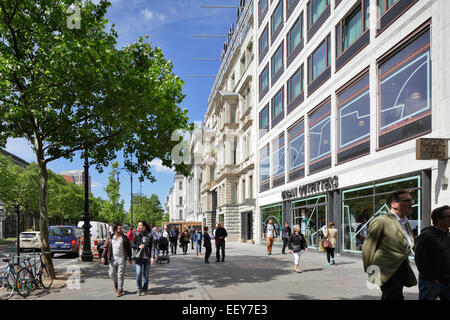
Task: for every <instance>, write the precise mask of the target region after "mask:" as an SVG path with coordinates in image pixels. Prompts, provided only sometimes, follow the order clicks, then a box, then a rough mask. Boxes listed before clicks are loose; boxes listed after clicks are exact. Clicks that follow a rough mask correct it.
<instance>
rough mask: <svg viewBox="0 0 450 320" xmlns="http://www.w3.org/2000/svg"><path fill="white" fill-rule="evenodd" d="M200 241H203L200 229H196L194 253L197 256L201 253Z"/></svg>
mask: <svg viewBox="0 0 450 320" xmlns="http://www.w3.org/2000/svg"><path fill="white" fill-rule="evenodd" d="M202 240H203V236H202V233H201V231H200V229H197V231H196V232H195V234H194V242H195V251H196V254H197V256H198V254H199V253H200V254H201V253H202Z"/></svg>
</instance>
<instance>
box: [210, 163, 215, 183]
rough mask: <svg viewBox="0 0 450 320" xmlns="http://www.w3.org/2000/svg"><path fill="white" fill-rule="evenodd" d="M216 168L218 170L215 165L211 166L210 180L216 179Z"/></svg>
mask: <svg viewBox="0 0 450 320" xmlns="http://www.w3.org/2000/svg"><path fill="white" fill-rule="evenodd" d="M215 170H216V168H215V167H214V166H210V167H209V182H213V181H214V171H215Z"/></svg>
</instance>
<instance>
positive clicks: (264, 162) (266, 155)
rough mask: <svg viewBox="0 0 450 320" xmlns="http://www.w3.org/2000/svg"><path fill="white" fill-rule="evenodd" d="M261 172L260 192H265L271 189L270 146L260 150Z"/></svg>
mask: <svg viewBox="0 0 450 320" xmlns="http://www.w3.org/2000/svg"><path fill="white" fill-rule="evenodd" d="M259 159H260V160H259V171H260V176H259V177H260V190H261V191H265V190H268V189H270V146H269V145H267V146H266V147H265V148H263V149H261V150H260V157H259Z"/></svg>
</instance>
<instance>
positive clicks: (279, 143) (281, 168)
mask: <svg viewBox="0 0 450 320" xmlns="http://www.w3.org/2000/svg"><path fill="white" fill-rule="evenodd" d="M272 150H273V155H272V163H273V165H272V187H273V188H276V187H278V186H281V185H283V184H284V182H285V178H284V173H285V162H284V161H285V148H284V134H281V135H280V136H279V137H278V138H277V139H275V140H274V141H273V142H272Z"/></svg>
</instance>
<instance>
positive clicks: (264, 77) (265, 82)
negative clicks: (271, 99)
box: [259, 64, 269, 94]
mask: <svg viewBox="0 0 450 320" xmlns="http://www.w3.org/2000/svg"><path fill="white" fill-rule="evenodd" d="M268 87H269V64H267V66H266V67H265V68H264V70H263V71H262V72H261V74H260V75H259V93H260V94H261V93H262V92H263V91H264V90H266V89H267V88H268Z"/></svg>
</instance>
